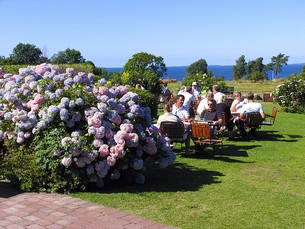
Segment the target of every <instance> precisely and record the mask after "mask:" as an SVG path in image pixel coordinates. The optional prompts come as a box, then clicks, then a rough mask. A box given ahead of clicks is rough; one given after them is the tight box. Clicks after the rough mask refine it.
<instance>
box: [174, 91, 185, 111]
mask: <svg viewBox="0 0 305 229" xmlns="http://www.w3.org/2000/svg"><path fill="white" fill-rule="evenodd" d="M183 103H184V95H181V94H179V95H177V98H176V103H175V104H176V107H178V108H179V107H182V106H183Z"/></svg>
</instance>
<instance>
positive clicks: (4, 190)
mask: <svg viewBox="0 0 305 229" xmlns="http://www.w3.org/2000/svg"><path fill="white" fill-rule="evenodd" d="M21 193H23V192H22V191H21V190H20V189H18V187H17V186H16V185H13V184H11V183H10V182H9V181H6V180H0V198H10V197H13V196H16V195H19V194H21Z"/></svg>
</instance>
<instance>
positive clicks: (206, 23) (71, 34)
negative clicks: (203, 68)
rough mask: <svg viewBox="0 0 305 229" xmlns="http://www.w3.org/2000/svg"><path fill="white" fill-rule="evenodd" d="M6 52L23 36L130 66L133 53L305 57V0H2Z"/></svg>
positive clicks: (215, 59)
mask: <svg viewBox="0 0 305 229" xmlns="http://www.w3.org/2000/svg"><path fill="white" fill-rule="evenodd" d="M0 15H1V26H0V29H1V30H0V31H1V35H0V55H1V56H5V57H8V56H9V55H10V54H11V53H12V52H13V48H14V47H15V46H16V45H17V44H18V43H29V44H34V45H36V46H37V47H38V48H40V49H41V50H42V51H43V52H44V54H46V55H47V56H48V57H51V56H52V55H53V54H55V53H57V52H59V51H64V50H65V49H67V48H71V49H76V50H78V51H80V52H81V54H82V55H83V57H84V58H85V59H86V60H90V61H93V62H94V63H95V65H96V66H98V67H123V66H124V65H125V64H126V62H127V61H128V59H130V58H131V57H132V55H133V54H136V53H138V52H147V53H150V54H153V55H155V56H161V57H163V58H164V62H165V64H166V65H167V66H188V65H190V64H192V63H194V62H195V61H197V60H199V59H201V58H202V59H205V60H206V61H207V63H208V65H234V64H235V61H236V60H237V59H238V58H239V57H240V56H241V55H245V56H246V60H254V59H256V58H258V57H263V58H264V63H269V62H270V59H271V57H272V56H276V55H278V54H279V53H284V54H285V55H288V56H290V58H289V62H288V63H290V64H292V63H305V1H304V0H291V1H286V0H254V1H247V0H231V1H228V0H87V1H79V0H0Z"/></svg>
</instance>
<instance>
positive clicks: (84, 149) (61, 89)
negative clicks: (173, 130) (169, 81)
mask: <svg viewBox="0 0 305 229" xmlns="http://www.w3.org/2000/svg"><path fill="white" fill-rule="evenodd" d="M93 79H94V75H93V74H88V75H87V74H85V73H83V72H78V73H76V72H75V71H74V69H72V68H67V69H66V71H65V73H60V69H59V67H58V66H54V65H51V64H41V65H38V66H31V67H28V68H21V69H19V74H16V75H12V74H9V73H3V72H2V69H0V141H1V140H4V141H16V142H17V143H19V144H27V143H29V142H32V141H33V139H35V137H36V136H38V135H39V134H41V133H43V132H44V131H48V130H50V129H54V128H59V126H64V130H65V132H64V133H65V136H62V138H61V141H60V142H57V143H56V144H55V145H56V147H54V150H53V151H52V155H47V157H48V158H49V159H52V160H54V162H55V161H57V162H58V163H60V164H61V166H63V167H64V168H65V169H67V170H69V169H71V170H72V169H73V168H77V169H79V170H83V171H85V172H84V173H79V174H85V179H86V180H88V181H89V182H95V183H96V184H97V185H98V186H102V185H103V183H104V179H105V178H106V177H109V178H110V179H118V178H119V177H120V176H121V175H122V174H121V173H123V172H124V171H127V170H132V171H134V172H135V174H136V181H137V182H138V183H143V182H144V180H145V177H144V176H143V174H142V173H141V171H142V170H144V169H145V160H146V159H147V158H154V159H155V161H156V163H159V165H160V167H161V168H164V167H166V166H168V165H169V164H171V163H172V162H173V161H174V160H175V154H174V153H173V152H172V150H171V148H170V146H169V139H167V138H164V137H162V136H159V135H158V130H157V129H156V127H154V125H152V122H151V116H150V109H149V107H142V106H140V105H139V104H138V103H139V96H138V94H136V93H133V92H131V91H129V90H128V88H127V87H125V86H117V87H114V86H110V87H106V86H104V85H105V83H106V80H105V79H102V80H99V81H98V82H97V83H94V81H93Z"/></svg>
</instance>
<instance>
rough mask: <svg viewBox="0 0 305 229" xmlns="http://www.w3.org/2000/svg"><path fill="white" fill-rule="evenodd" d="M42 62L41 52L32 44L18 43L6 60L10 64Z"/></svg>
mask: <svg viewBox="0 0 305 229" xmlns="http://www.w3.org/2000/svg"><path fill="white" fill-rule="evenodd" d="M43 61H44V58H43V55H42V51H41V50H40V49H39V48H37V47H36V46H35V45H33V44H22V43H19V44H18V45H17V46H16V47H15V48H14V49H13V53H12V54H11V55H10V57H9V59H8V61H7V62H8V63H10V64H40V63H42V62H43Z"/></svg>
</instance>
